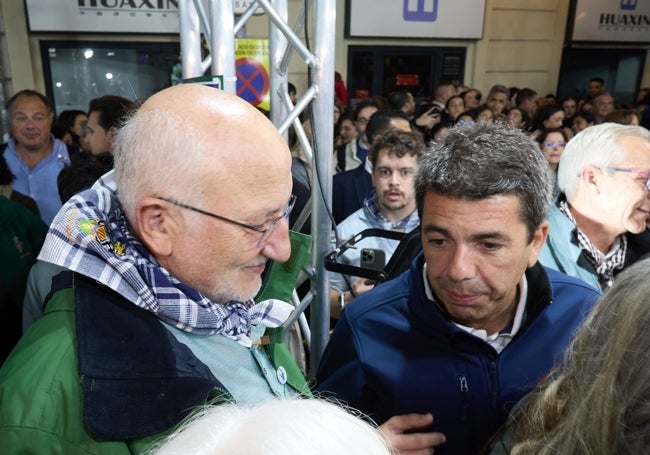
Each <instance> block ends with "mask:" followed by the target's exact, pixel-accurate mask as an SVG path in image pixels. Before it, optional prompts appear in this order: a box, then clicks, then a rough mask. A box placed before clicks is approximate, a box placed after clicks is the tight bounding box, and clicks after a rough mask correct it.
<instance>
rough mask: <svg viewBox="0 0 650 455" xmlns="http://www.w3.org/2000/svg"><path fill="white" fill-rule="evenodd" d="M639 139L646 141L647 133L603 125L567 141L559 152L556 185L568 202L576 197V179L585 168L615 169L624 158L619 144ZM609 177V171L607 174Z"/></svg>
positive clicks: (648, 136)
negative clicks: (622, 140) (630, 138)
mask: <svg viewBox="0 0 650 455" xmlns="http://www.w3.org/2000/svg"><path fill="white" fill-rule="evenodd" d="M635 136H636V137H640V138H643V139H645V140H647V141H650V131H648V130H646V129H645V128H642V127H640V126H629V125H619V124H616V123H603V124H600V125H594V126H590V127H589V128H586V129H585V130H583V131H581V132H580V133H578V134H577V135H576V136H575V137H574V138H573V139H571V140H570V141H569V142H568V143H567V145H566V148H565V149H564V152H562V156H561V157H560V164H559V165H558V172H557V183H558V187H559V188H560V190H561V191H562V192H563V193H564V194H565V195H566V198H567V200H568V201H569V202H571V201H573V200H574V198H575V196H576V194H577V193H578V187H579V185H580V179H579V178H578V177H579V176H580V174H581V172H582V170H583V169H584V167H585V166H590V165H591V166H597V167H599V168H601V169H603V170H606V169H605V168H608V167H610V168H611V167H617V166H618V165H619V164H620V163H621V161H622V160H623V159H624V157H625V153H624V150H623V149H622V148H621V145H620V141H621V139H622V138H624V137H635ZM608 172H609V173H610V174H611V173H613V171H611V170H610V171H608Z"/></svg>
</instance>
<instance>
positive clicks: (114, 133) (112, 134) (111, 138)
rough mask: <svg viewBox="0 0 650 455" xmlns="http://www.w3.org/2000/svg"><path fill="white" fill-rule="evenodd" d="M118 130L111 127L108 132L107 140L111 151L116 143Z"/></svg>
mask: <svg viewBox="0 0 650 455" xmlns="http://www.w3.org/2000/svg"><path fill="white" fill-rule="evenodd" d="M117 132H118V129H117V128H115V127H114V126H111V127H110V128H109V129H108V131H107V132H106V140H107V141H108V143H109V144H110V146H111V150H113V142H114V141H115V137H116V136H117Z"/></svg>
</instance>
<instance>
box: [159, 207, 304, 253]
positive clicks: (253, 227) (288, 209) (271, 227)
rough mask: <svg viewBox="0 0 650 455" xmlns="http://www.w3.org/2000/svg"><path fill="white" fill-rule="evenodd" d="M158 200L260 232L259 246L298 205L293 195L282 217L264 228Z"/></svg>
mask: <svg viewBox="0 0 650 455" xmlns="http://www.w3.org/2000/svg"><path fill="white" fill-rule="evenodd" d="M156 198H157V199H160V200H162V201H165V202H169V203H170V204H174V205H176V206H178V207H181V208H184V209H188V210H192V211H193V212H197V213H200V214H202V215H207V216H209V217H212V218H216V219H218V220H221V221H225V222H226V223H230V224H234V225H235V226H239V227H243V228H244V229H249V230H251V231H255V232H259V233H260V234H262V237H260V240H259V242H258V245H259V244H260V243H262V239H264V238H265V237H266V234H267V233H269V232H271V231H272V230H273V228H274V227H275V225H276V224H278V223H279V222H280V221H281V220H282V219H283V218H284V219H287V220H288V219H289V215H290V214H291V211H292V210H293V206H294V205H295V204H296V195H295V194H292V195H291V197H290V198H289V202H287V205H286V207H285V208H284V211H283V213H282V215H280V216H279V217H277V218H274V219H272V220H271V221H269V223H268V224H267V225H266V227H264V226H253V225H252V224H246V223H242V222H241V221H237V220H233V219H231V218H227V217H225V216H221V215H217V214H216V213H212V212H208V211H207V210H203V209H200V208H197V207H194V206H191V205H189V204H186V203H184V202H180V201H177V200H176V199H172V198H167V197H160V196H157V197H156Z"/></svg>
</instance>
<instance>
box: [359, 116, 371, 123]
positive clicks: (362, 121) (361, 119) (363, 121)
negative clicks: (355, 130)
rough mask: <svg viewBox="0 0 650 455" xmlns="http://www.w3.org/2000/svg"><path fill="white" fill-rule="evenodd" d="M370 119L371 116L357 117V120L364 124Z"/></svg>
mask: <svg viewBox="0 0 650 455" xmlns="http://www.w3.org/2000/svg"><path fill="white" fill-rule="evenodd" d="M369 121H370V119H369V118H365V117H359V118H358V119H357V122H359V123H361V124H362V125H365V124H366V123H368V122H369Z"/></svg>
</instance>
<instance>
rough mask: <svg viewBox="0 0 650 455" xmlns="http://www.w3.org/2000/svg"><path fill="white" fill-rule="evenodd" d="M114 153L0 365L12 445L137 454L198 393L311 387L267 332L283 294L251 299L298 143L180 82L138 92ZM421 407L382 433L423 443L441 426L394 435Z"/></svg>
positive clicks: (230, 397)
mask: <svg viewBox="0 0 650 455" xmlns="http://www.w3.org/2000/svg"><path fill="white" fill-rule="evenodd" d="M113 152H114V155H115V169H114V171H111V172H110V173H108V174H106V175H105V176H103V177H102V178H101V179H100V180H99V181H98V182H97V183H96V184H95V185H94V186H93V187H92V188H91V189H90V190H88V191H85V192H83V193H81V194H80V195H77V196H75V197H73V198H72V199H71V200H70V201H69V202H68V203H67V204H66V205H65V206H64V207H63V208H62V209H61V211H60V212H59V213H58V215H57V216H56V218H55V219H54V221H53V223H52V225H51V227H50V231H49V232H48V236H47V238H46V241H45V244H44V247H43V250H42V251H41V254H40V256H39V259H40V260H43V261H46V262H51V263H54V264H57V265H59V266H62V267H64V268H66V269H68V271H66V272H63V273H62V274H61V275H58V276H57V277H56V278H55V279H54V280H53V285H52V291H51V293H50V298H49V302H48V303H47V307H46V310H45V314H44V315H43V317H42V318H41V319H39V320H38V321H37V322H36V323H35V324H34V325H32V326H31V327H30V329H29V330H28V331H27V332H26V333H25V335H24V336H23V338H22V339H21V341H20V342H19V344H18V345H17V346H16V348H15V349H14V351H13V352H12V354H11V355H10V357H9V358H8V359H7V361H6V362H5V364H4V365H3V367H2V369H0V397H1V399H0V447H2V448H3V450H4V451H6V452H7V453H65V454H77V453H79V454H81V453H83V454H89V453H92V454H122V453H124V454H126V453H131V454H132V453H140V452H142V451H144V450H146V449H147V448H148V447H150V445H151V443H152V442H154V441H156V440H158V439H159V438H161V437H162V436H164V435H166V434H167V433H169V432H170V431H171V430H173V429H174V428H175V426H176V425H177V424H178V423H179V422H180V421H181V420H182V419H183V418H184V417H185V416H186V415H187V414H188V413H189V412H190V411H191V410H192V409H193V408H195V407H196V406H200V405H203V404H205V403H208V402H210V403H213V404H214V403H219V402H224V401H236V402H238V403H241V404H252V403H258V402H260V401H263V400H266V399H270V398H272V397H277V396H289V395H296V394H299V393H302V394H306V395H309V389H308V387H307V384H306V382H305V380H304V378H303V377H302V375H301V373H300V371H299V369H298V368H297V367H296V365H295V364H294V363H293V361H292V360H291V357H290V355H288V351H284V353H285V354H287V355H277V354H278V353H282V352H283V349H286V348H284V346H283V345H281V344H279V345H278V344H270V345H269V344H267V343H266V342H265V341H261V340H262V338H261V337H262V336H263V334H264V332H265V329H266V328H268V327H276V326H278V325H279V324H281V323H282V322H283V321H284V320H286V318H287V317H288V316H289V313H290V311H291V309H292V307H291V306H290V305H289V304H286V303H284V302H280V301H277V300H267V301H262V302H255V301H254V300H253V298H254V297H255V295H256V294H257V293H258V291H259V290H260V286H261V284H262V273H263V272H264V269H265V266H266V264H267V261H268V260H276V261H286V260H287V259H288V258H289V257H290V253H291V251H290V249H291V247H290V241H289V235H288V226H287V221H286V218H287V216H288V214H289V212H290V211H291V208H292V206H293V202H294V198H293V196H292V195H291V185H292V180H291V154H290V153H289V150H288V148H287V145H286V143H285V141H284V140H283V138H282V136H281V135H280V134H279V133H278V132H277V131H276V129H275V128H274V126H273V125H272V124H271V123H270V122H269V121H268V120H267V119H266V118H265V117H264V116H263V115H262V114H260V113H259V112H258V111H257V110H256V109H255V108H253V107H252V106H250V105H249V104H248V103H246V102H244V101H242V100H241V99H240V98H237V97H235V96H233V95H230V94H227V93H225V92H222V91H219V90H215V89H213V88H209V87H204V86H200V85H180V86H176V87H172V88H169V89H166V90H163V91H162V92H159V93H158V94H156V95H154V96H152V97H151V98H150V99H149V100H148V101H147V102H145V103H144V105H143V106H142V107H141V108H140V109H139V110H138V112H136V113H135V114H134V115H133V116H132V118H131V119H130V120H129V121H128V122H127V124H126V125H125V126H124V127H123V128H122V129H121V130H120V132H119V133H118V135H117V138H116V140H115V143H114V149H113ZM271 350H272V351H273V352H271ZM274 354H275V355H274ZM427 418H430V417H429V416H420V415H412V416H398V417H395V418H394V419H393V420H392V421H390V422H389V424H390V425H391V427H390V428H388V427H385V429H386V433H388V434H390V435H393V436H394V438H393V440H394V445H395V447H398V448H399V447H416V448H418V447H425V446H432V445H433V444H434V443H436V442H437V441H438V440H439V438H440V436H439V435H437V434H425V435H417V434H416V435H401V434H399V433H401V432H403V431H404V430H412V429H415V428H417V427H418V426H420V425H423V424H426V422H424V421H426V420H427ZM423 422H424V423H423ZM251 437H255V429H254V428H251Z"/></svg>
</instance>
